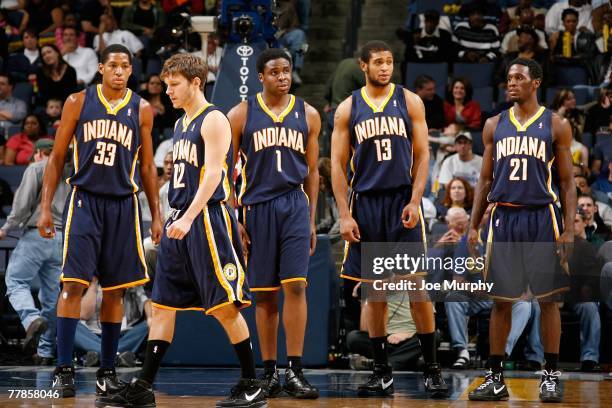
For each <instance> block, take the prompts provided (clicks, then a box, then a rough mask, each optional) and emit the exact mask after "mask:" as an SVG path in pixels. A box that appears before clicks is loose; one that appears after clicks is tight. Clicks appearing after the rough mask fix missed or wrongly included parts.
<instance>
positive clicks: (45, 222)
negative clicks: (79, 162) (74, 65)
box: [37, 91, 85, 238]
mask: <svg viewBox="0 0 612 408" xmlns="http://www.w3.org/2000/svg"><path fill="white" fill-rule="evenodd" d="M84 100H85V91H82V92H79V93H75V94H72V95H70V96H69V97H68V98H67V99H66V102H65V104H64V108H63V109H62V118H61V121H60V125H59V127H58V129H57V132H56V134H55V143H54V144H53V150H52V151H51V155H50V156H49V161H48V162H47V166H46V167H45V174H44V176H43V186H42V191H41V201H40V217H39V218H38V222H37V226H38V232H39V233H40V236H41V237H44V238H52V237H53V236H55V228H54V227H53V218H52V216H51V202H52V201H53V196H54V195H55V190H56V189H57V183H59V179H60V177H61V175H62V171H63V169H64V163H65V162H66V151H68V146H69V145H70V143H71V141H72V138H73V137H74V131H75V129H76V125H77V122H78V121H79V116H80V115H81V108H82V107H83V101H84Z"/></svg>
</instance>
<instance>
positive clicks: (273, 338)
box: [251, 238, 282, 398]
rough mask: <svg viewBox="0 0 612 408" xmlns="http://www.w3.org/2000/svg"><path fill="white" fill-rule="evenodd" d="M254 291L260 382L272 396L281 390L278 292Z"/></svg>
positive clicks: (267, 393)
mask: <svg viewBox="0 0 612 408" xmlns="http://www.w3.org/2000/svg"><path fill="white" fill-rule="evenodd" d="M251 240H252V238H251ZM251 242H252V241H251ZM254 293H255V321H256V324H257V336H258V339H259V349H260V350H261V359H262V361H263V365H264V375H263V377H262V383H263V386H264V391H265V392H266V396H267V397H268V398H274V397H276V396H278V395H279V394H280V393H281V392H282V387H281V384H280V377H279V375H278V370H277V369H276V356H277V342H278V324H279V312H278V300H279V299H278V297H279V294H278V290H270V291H256V292H254Z"/></svg>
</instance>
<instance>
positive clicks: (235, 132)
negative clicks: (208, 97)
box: [227, 101, 248, 207]
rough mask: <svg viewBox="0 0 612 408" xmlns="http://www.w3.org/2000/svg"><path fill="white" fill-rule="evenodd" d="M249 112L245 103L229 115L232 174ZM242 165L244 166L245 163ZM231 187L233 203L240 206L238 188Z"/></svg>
mask: <svg viewBox="0 0 612 408" xmlns="http://www.w3.org/2000/svg"><path fill="white" fill-rule="evenodd" d="M247 110H248V104H247V102H246V101H243V102H240V103H239V104H238V105H236V106H234V107H233V108H232V109H231V110H230V111H229V113H228V114H227V119H228V120H229V122H230V126H231V128H232V153H233V154H232V168H231V170H232V173H233V170H234V169H235V168H236V163H238V157H239V155H240V145H241V144H242V133H243V132H244V125H245V124H246V119H247ZM242 164H243V165H244V163H242ZM232 180H233V177H232ZM243 182H244V181H243ZM230 185H231V188H232V193H231V201H232V202H233V204H234V206H235V207H236V206H238V200H237V199H236V198H237V195H238V194H237V193H236V188H235V187H236V186H235V185H234V183H233V182H232V183H230Z"/></svg>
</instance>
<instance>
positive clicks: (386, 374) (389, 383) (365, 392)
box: [357, 364, 395, 397]
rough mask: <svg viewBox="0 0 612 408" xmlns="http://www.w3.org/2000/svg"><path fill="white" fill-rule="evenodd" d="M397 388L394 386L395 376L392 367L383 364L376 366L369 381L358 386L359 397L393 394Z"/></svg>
mask: <svg viewBox="0 0 612 408" xmlns="http://www.w3.org/2000/svg"><path fill="white" fill-rule="evenodd" d="M394 391H395V389H394V387H393V377H392V376H391V367H389V366H387V365H382V364H376V365H375V366H374V372H373V373H372V374H370V377H369V378H368V381H366V382H365V383H364V384H361V385H360V386H359V387H358V388H357V396H358V397H375V396H383V397H388V396H392V395H393V393H394Z"/></svg>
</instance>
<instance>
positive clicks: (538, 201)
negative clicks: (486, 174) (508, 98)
mask: <svg viewBox="0 0 612 408" xmlns="http://www.w3.org/2000/svg"><path fill="white" fill-rule="evenodd" d="M553 161H554V152H553V137H552V111H551V110H549V109H546V108H545V107H543V106H541V107H540V109H539V110H538V111H537V113H536V114H535V115H533V117H532V118H531V119H529V120H528V121H527V122H525V124H524V125H521V124H520V123H519V122H518V120H517V119H516V118H515V117H514V108H510V109H508V110H507V111H503V112H502V113H500V116H499V122H498V123H497V127H496V128H495V133H494V135H493V185H492V186H491V192H490V193H489V196H488V200H489V201H490V202H499V203H508V204H516V205H529V206H539V205H546V204H550V203H553V202H555V201H556V200H557V194H556V193H555V190H556V187H555V186H553V184H552V169H551V168H552V165H553Z"/></svg>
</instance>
